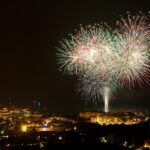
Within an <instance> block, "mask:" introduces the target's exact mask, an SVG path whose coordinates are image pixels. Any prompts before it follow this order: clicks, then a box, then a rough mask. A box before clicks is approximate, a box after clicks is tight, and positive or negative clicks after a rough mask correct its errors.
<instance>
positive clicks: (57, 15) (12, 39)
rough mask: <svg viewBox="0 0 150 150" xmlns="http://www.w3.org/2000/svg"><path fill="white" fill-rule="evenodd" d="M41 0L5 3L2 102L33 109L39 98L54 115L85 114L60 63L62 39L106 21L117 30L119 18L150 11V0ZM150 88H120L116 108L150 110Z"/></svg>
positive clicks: (0, 43)
mask: <svg viewBox="0 0 150 150" xmlns="http://www.w3.org/2000/svg"><path fill="white" fill-rule="evenodd" d="M118 1H119V0H109V1H108V0H97V1H94V0H91V1H90V0H87V1H82V2H81V0H80V1H72V0H70V2H69V1H65V0H54V1H52V0H49V1H44V0H39V1H38V0H35V1H32V0H30V1H24V2H23V1H16V2H15V1H11V2H8V1H7V2H5V3H2V4H1V5H0V103H2V104H8V101H9V100H8V99H9V97H10V96H11V99H12V102H13V103H14V104H15V105H20V106H23V105H24V106H30V105H31V103H32V102H33V100H35V99H36V100H39V101H41V103H42V104H43V105H46V107H47V110H48V111H50V112H66V111H70V112H71V111H75V110H82V109H84V107H83V102H82V101H81V99H80V95H76V94H75V92H74V88H75V86H74V85H75V81H76V78H75V77H73V76H72V77H70V76H63V75H62V74H61V73H60V72H59V71H58V70H57V68H58V66H57V65H56V54H55V53H56V49H55V47H56V46H58V42H59V40H61V39H62V38H64V37H66V36H67V35H68V33H72V32H73V31H74V29H76V28H78V27H79V24H83V25H88V24H94V23H98V22H100V21H106V22H107V23H108V24H109V25H110V26H112V27H114V26H115V22H116V20H117V19H119V15H126V12H127V11H130V12H131V13H135V12H138V11H143V12H147V11H149V10H150V1H149V0H120V2H118ZM149 91H150V88H149V87H148V86H143V88H138V87H136V88H135V89H133V90H130V91H129V90H128V89H123V90H118V92H117V94H116V96H115V98H113V99H114V100H113V101H112V106H113V107H116V108H118V107H119V109H123V108H125V107H128V108H133V107H135V106H136V107H138V108H142V109H145V108H148V107H149V105H150V98H149V97H150V93H149Z"/></svg>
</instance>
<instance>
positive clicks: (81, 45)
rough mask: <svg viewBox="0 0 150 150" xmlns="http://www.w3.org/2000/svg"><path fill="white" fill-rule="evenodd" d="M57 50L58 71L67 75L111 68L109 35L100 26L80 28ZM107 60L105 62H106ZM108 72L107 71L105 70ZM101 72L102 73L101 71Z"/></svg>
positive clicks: (108, 32) (107, 30)
mask: <svg viewBox="0 0 150 150" xmlns="http://www.w3.org/2000/svg"><path fill="white" fill-rule="evenodd" d="M60 44H61V47H59V48H58V53H57V58H58V62H59V65H60V69H63V71H64V72H65V73H68V74H73V73H75V74H83V73H84V72H85V71H87V70H90V69H92V70H93V68H96V66H97V64H101V65H99V67H97V68H99V70H103V71H106V68H108V66H111V65H110V64H111V62H110V57H111V56H113V55H112V50H111V48H112V43H111V34H110V31H109V29H108V28H106V29H105V28H104V27H102V26H101V25H95V26H87V27H85V28H83V27H81V29H80V31H79V32H78V33H77V34H76V35H74V36H73V35H71V37H70V40H63V41H62V42H61V43H60ZM106 58H107V60H106ZM107 70H108V69H107ZM101 72H102V71H101Z"/></svg>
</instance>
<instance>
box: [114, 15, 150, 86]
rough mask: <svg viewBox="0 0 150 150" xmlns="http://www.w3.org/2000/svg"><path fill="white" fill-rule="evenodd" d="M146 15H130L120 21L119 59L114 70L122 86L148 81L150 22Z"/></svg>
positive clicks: (118, 33)
mask: <svg viewBox="0 0 150 150" xmlns="http://www.w3.org/2000/svg"><path fill="white" fill-rule="evenodd" d="M147 21H148V20H147V17H146V16H142V17H141V16H140V15H137V16H133V17H131V16H130V15H129V16H128V19H127V20H125V19H123V18H122V20H121V21H120V22H119V24H118V25H119V27H120V28H119V30H118V31H117V32H116V33H117V35H118V43H117V49H118V59H117V60H116V64H115V67H114V70H115V71H116V72H115V74H116V75H117V77H118V79H119V82H120V83H121V85H122V86H124V85H128V86H134V83H135V82H138V83H139V84H140V85H141V84H142V83H143V81H145V82H148V77H149V75H150V74H149V73H150V72H149V56H150V55H149V54H150V53H149V52H150V24H149V23H147Z"/></svg>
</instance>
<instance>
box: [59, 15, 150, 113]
mask: <svg viewBox="0 0 150 150" xmlns="http://www.w3.org/2000/svg"><path fill="white" fill-rule="evenodd" d="M117 26H118V28H117V29H116V30H114V31H112V30H111V29H110V28H109V27H108V26H106V25H105V26H104V25H103V26H102V25H94V26H87V27H85V28H83V27H81V28H80V31H79V32H78V33H76V34H75V35H70V39H69V40H67V39H64V40H63V41H62V42H61V43H60V44H61V46H60V47H58V48H57V49H58V53H57V58H58V64H59V66H60V70H63V72H64V73H65V74H76V75H78V76H79V86H78V92H79V93H81V95H82V98H83V99H84V100H85V101H92V102H94V103H97V102H98V101H99V100H100V99H101V97H102V98H103V100H104V105H105V106H104V111H105V112H108V111H109V101H110V96H111V94H112V93H113V89H115V88H116V87H117V86H118V85H119V86H126V85H127V86H129V87H131V86H134V85H135V83H139V84H140V85H141V84H142V83H143V82H144V81H145V82H147V83H148V82H149V80H148V78H149V76H150V68H149V66H150V62H149V58H150V55H149V54H150V24H149V23H148V19H147V17H146V16H144V15H142V16H141V15H136V16H133V17H131V16H130V15H129V16H128V18H127V19H124V18H122V19H121V21H120V22H117Z"/></svg>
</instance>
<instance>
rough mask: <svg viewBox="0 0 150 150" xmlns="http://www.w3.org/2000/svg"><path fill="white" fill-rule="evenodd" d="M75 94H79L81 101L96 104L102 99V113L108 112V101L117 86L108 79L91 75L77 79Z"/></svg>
mask: <svg viewBox="0 0 150 150" xmlns="http://www.w3.org/2000/svg"><path fill="white" fill-rule="evenodd" d="M78 82H79V83H78V88H77V92H78V93H81V97H82V99H83V100H84V101H85V103H86V102H87V101H91V102H93V103H96V104H98V103H99V102H100V100H101V99H102V98H103V100H104V111H105V112H108V111H109V100H110V96H112V93H113V92H114V90H115V89H116V88H117V84H116V83H115V81H113V80H112V78H110V77H108V76H107V77H105V78H104V76H101V77H100V76H98V75H93V74H88V75H83V76H80V77H79V80H78Z"/></svg>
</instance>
